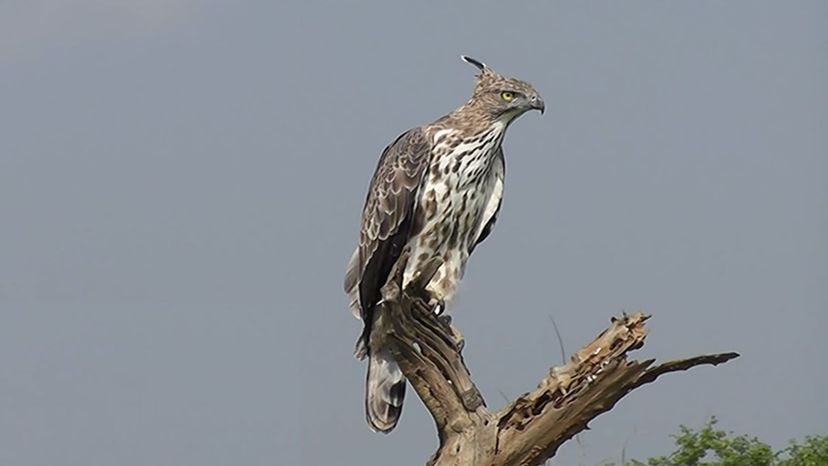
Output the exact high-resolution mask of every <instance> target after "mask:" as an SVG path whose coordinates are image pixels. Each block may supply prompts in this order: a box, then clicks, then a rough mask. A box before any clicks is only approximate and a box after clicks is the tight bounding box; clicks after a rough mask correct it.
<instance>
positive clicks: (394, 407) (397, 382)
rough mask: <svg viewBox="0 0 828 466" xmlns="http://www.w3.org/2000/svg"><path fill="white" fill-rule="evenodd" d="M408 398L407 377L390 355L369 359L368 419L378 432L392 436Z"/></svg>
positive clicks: (379, 352)
mask: <svg viewBox="0 0 828 466" xmlns="http://www.w3.org/2000/svg"><path fill="white" fill-rule="evenodd" d="M404 398H405V377H404V376H403V373H402V371H401V370H400V366H398V365H397V363H396V362H395V361H394V359H393V358H391V355H389V354H388V353H387V352H386V351H378V352H376V353H372V354H371V355H370V356H369V358H368V375H367V377H366V379H365V418H366V420H367V421H368V425H369V426H371V429H373V430H374V431H376V432H382V433H386V434H387V433H388V432H391V430H393V429H394V427H395V426H396V425H397V421H398V420H399V418H400V414H402V405H403V399H404Z"/></svg>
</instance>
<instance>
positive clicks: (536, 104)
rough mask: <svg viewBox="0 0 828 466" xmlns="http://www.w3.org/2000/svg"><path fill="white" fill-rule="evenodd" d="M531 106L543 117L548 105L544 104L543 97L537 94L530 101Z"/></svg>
mask: <svg viewBox="0 0 828 466" xmlns="http://www.w3.org/2000/svg"><path fill="white" fill-rule="evenodd" d="M529 104H530V105H531V106H532V108H533V109H535V110H538V111H539V112H541V115H543V111H544V110H546V104H544V103H543V99H542V98H541V96H539V95H537V94H535V95H533V96H532V97H531V98H530V99H529Z"/></svg>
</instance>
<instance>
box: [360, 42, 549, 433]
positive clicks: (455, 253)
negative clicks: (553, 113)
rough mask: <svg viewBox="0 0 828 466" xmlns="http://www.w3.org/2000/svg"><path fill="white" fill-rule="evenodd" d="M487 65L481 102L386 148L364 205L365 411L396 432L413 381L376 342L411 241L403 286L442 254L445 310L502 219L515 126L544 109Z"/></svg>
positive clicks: (436, 294)
mask: <svg viewBox="0 0 828 466" xmlns="http://www.w3.org/2000/svg"><path fill="white" fill-rule="evenodd" d="M462 58H463V60H465V61H466V62H468V63H470V64H472V65H474V66H475V67H477V68H478V70H479V73H478V75H477V79H476V83H475V87H474V94H473V95H472V97H471V99H470V100H469V101H468V102H466V103H465V104H463V105H462V106H460V107H459V108H457V109H456V110H454V111H453V112H451V113H449V114H448V115H446V116H444V117H442V118H440V119H438V120H436V121H435V122H434V123H431V124H429V125H425V126H419V127H416V128H413V129H410V130H408V131H406V132H405V133H403V134H402V135H400V136H399V137H397V139H396V140H395V141H394V142H392V143H391V144H390V145H389V146H388V147H386V148H385V150H384V151H383V153H382V156H381V157H380V160H379V164H378V165H377V168H376V171H375V172H374V176H373V178H372V179H371V184H370V186H369V189H368V196H367V199H366V200H365V206H364V207H363V211H362V227H361V229H360V234H359V246H358V247H357V248H356V251H354V254H353V256H352V257H351V260H350V262H349V263H348V267H347V272H346V274H345V291H346V293H347V294H348V295H349V298H350V300H351V308H352V311H353V313H354V315H355V316H356V317H357V318H360V319H361V320H362V321H363V323H364V328H363V332H362V334H361V335H360V337H359V340H358V341H357V346H356V351H355V354H356V356H357V357H358V358H360V359H363V358H365V357H366V356H367V357H368V374H367V377H366V384H365V411H366V419H367V421H368V424H369V426H370V427H371V428H372V429H373V430H375V431H379V432H390V431H391V430H392V429H393V428H394V426H396V424H397V420H398V419H399V416H400V413H401V411H402V402H403V397H404V396H405V378H404V377H403V374H402V371H401V370H400V368H399V366H398V365H397V364H396V362H395V361H394V360H393V358H392V357H391V355H390V353H389V351H388V350H387V349H385V348H382V347H380V346H381V345H380V344H379V343H373V344H372V338H371V327H372V324H373V323H374V322H375V320H376V319H377V317H378V316H377V315H376V314H378V312H376V311H378V307H377V304H378V303H379V301H380V300H381V295H380V289H381V288H382V287H383V286H384V285H385V282H386V280H387V279H388V275H389V273H390V271H391V268H392V267H393V265H394V263H395V262H396V261H397V260H398V259H399V257H400V254H401V252H402V250H403V248H404V247H405V246H409V247H410V251H411V253H410V256H409V261H408V263H407V265H406V267H405V270H404V271H403V286H405V285H406V283H407V282H409V281H410V280H411V279H412V278H413V277H414V276H415V274H416V272H417V270H418V269H420V268H421V267H424V266H425V265H426V264H428V263H429V262H430V260H431V259H432V258H435V257H439V258H440V259H442V261H443V264H442V266H441V267H440V268H439V269H438V271H437V273H436V274H435V275H434V277H433V278H432V280H431V281H430V282H429V283H428V285H427V286H426V291H427V292H428V293H429V295H430V296H431V297H432V299H433V300H434V302H436V303H439V304H437V305H436V306H435V312H443V311H444V310H445V306H446V303H448V302H450V301H451V298H452V296H453V295H454V293H455V291H456V290H457V286H458V284H459V282H460V280H461V278H462V277H463V272H464V269H465V267H466V261H467V259H468V258H469V255H470V254H471V253H472V251H473V250H474V248H475V247H476V246H477V245H478V244H480V242H481V241H483V240H484V239H486V237H487V236H488V235H489V233H490V232H491V230H492V227H493V226H494V223H495V220H496V219H497V213H498V211H499V209H500V201H501V197H502V195H503V177H504V174H505V165H504V159H503V149H502V148H501V143H502V142H503V137H504V135H505V134H506V129H507V128H508V127H509V125H510V124H511V123H512V122H513V121H515V119H516V118H517V117H519V116H520V115H522V114H524V113H526V112H527V111H529V110H533V109H534V110H539V111H540V112H541V113H543V111H544V103H543V99H542V98H541V96H540V95H539V94H538V92H537V91H536V90H535V89H534V88H533V87H532V86H531V85H530V84H529V83H526V82H524V81H520V80H517V79H513V78H508V77H505V76H502V75H500V74H498V73H497V72H495V71H494V70H493V69H492V68H490V67H488V66H486V65H485V64H483V63H481V62H479V61H477V60H475V59H473V58H470V57H466V56H462Z"/></svg>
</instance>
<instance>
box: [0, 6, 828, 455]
mask: <svg viewBox="0 0 828 466" xmlns="http://www.w3.org/2000/svg"><path fill="white" fill-rule="evenodd" d="M461 53H465V54H469V55H471V56H473V57H475V58H478V59H481V60H483V61H485V62H487V63H488V64H490V65H491V66H492V67H494V68H495V69H496V70H498V71H500V72H502V73H504V74H507V75H511V76H515V77H518V78H520V79H524V80H526V81H529V82H531V83H533V84H534V85H535V87H536V88H537V89H538V90H539V91H540V92H541V94H542V95H543V97H544V99H545V100H546V104H547V111H546V115H544V116H540V115H538V114H537V113H532V114H528V115H526V116H524V117H522V118H521V119H520V120H519V121H518V122H517V123H516V124H514V125H513V126H512V128H511V129H510V131H509V134H508V135H507V138H506V141H505V144H504V148H505V153H506V158H507V165H508V170H507V180H506V193H505V200H504V202H503V208H502V211H501V216H500V219H499V221H498V225H497V228H496V229H495V231H494V233H493V235H492V236H491V237H490V239H489V240H487V241H486V243H485V244H484V245H483V246H482V247H480V248H478V249H477V250H476V251H475V255H474V257H473V258H472V259H471V261H470V263H469V268H468V272H467V275H466V279H465V281H464V283H463V286H462V289H461V293H460V296H459V298H458V301H457V305H456V308H455V316H456V317H455V319H456V320H455V322H456V324H457V325H458V326H459V327H460V328H461V329H462V330H463V332H464V334H465V336H466V342H467V345H466V351H465V355H466V361H467V363H468V364H469V366H470V368H471V370H472V372H473V375H474V378H475V380H476V382H477V383H478V386H479V387H480V388H481V390H482V391H483V394H484V396H485V397H486V398H487V400H488V402H489V405H490V406H492V407H499V406H502V405H503V404H504V402H505V401H506V399H507V398H508V399H512V398H514V397H515V396H517V395H519V394H520V393H522V392H524V391H528V390H530V389H532V388H533V387H534V386H535V384H536V383H537V381H538V380H539V379H540V378H541V376H542V375H543V374H544V373H545V371H546V370H547V367H548V366H549V365H551V364H554V363H558V362H559V361H560V354H559V350H558V343H557V340H556V338H555V336H554V331H553V329H552V325H551V323H550V317H553V318H554V319H555V321H556V322H557V324H558V325H559V327H560V329H561V332H562V334H563V338H564V343H565V346H566V348H567V350H568V351H569V352H572V351H574V350H575V349H576V348H577V347H578V346H579V345H581V344H584V343H586V342H588V341H589V340H590V339H591V338H592V337H594V336H595V335H596V334H597V333H598V332H599V331H600V330H602V329H603V328H604V327H605V326H606V325H607V323H608V319H609V317H610V316H611V315H613V314H617V313H619V312H620V311H622V310H636V309H643V310H646V311H647V312H650V313H652V314H653V315H654V317H653V319H652V321H651V329H652V333H651V335H650V337H649V340H648V343H647V346H646V347H645V348H644V349H643V350H641V351H640V352H639V354H638V356H639V357H641V358H646V357H658V358H665V359H667V358H674V357H685V356H691V355H695V354H700V353H705V352H719V351H731V350H733V351H738V352H740V353H742V357H741V358H739V359H737V360H735V361H733V362H730V363H728V364H726V365H724V366H720V367H718V368H715V369H713V368H709V367H704V368H699V369H695V370H693V371H691V372H688V373H681V374H675V375H670V376H667V377H665V378H664V379H662V380H660V381H659V382H657V383H655V384H652V385H649V386H647V387H645V388H642V389H640V390H637V391H636V392H634V393H633V394H631V395H630V396H629V397H627V398H625V399H624V400H623V401H621V402H620V403H619V404H618V406H617V407H616V408H615V409H614V410H613V411H611V412H609V413H606V414H604V415H602V416H601V417H599V418H598V419H597V420H596V421H595V422H594V423H593V424H592V428H593V429H592V430H591V431H589V432H586V433H584V434H582V435H581V436H580V442H579V443H576V442H574V441H573V442H569V443H567V444H566V446H565V447H564V448H563V449H562V450H561V451H560V453H559V455H558V461H556V463H555V464H571V465H587V466H592V465H596V464H598V463H599V462H601V461H605V460H610V459H616V460H617V459H620V456H621V451H622V449H623V448H625V447H626V455H627V457H628V458H630V457H635V458H645V457H647V456H650V455H655V454H667V453H669V451H670V448H671V446H672V443H671V440H670V438H669V436H668V434H669V433H671V432H675V431H676V429H677V426H678V425H679V424H681V423H685V424H688V425H691V426H699V425H701V423H703V421H704V420H705V419H706V418H707V417H708V416H710V415H714V414H715V415H716V416H718V417H719V418H720V419H721V425H722V426H723V427H724V428H726V429H733V430H735V431H738V432H746V433H749V434H752V435H757V436H759V437H760V438H762V439H764V440H766V441H769V442H772V443H773V445H774V446H777V447H779V446H782V445H784V443H785V442H786V441H787V440H788V439H790V438H802V437H803V436H804V435H806V434H819V433H821V434H826V433H828V403H826V402H825V393H826V392H828V375H826V371H825V367H826V363H825V359H826V356H828V342H827V341H828V339H826V337H825V329H826V327H828V240H826V238H828V85H826V83H828V3H826V2H824V1H821V0H820V1H789V2H774V1H758V0H750V1H748V0H745V1H728V2H722V1H696V2H661V1H635V2H602V3H598V2H581V1H572V2H551V1H548V2H529V3H511V4H507V3H503V2H445V3H437V2H424V3H422V4H419V5H416V4H414V3H408V4H405V5H403V4H402V3H400V4H396V5H392V4H391V2H381V3H380V2H375V3H367V2H366V3H359V4H357V3H351V2H329V3H322V2H302V3H300V2H272V1H260V2H245V3H242V2H210V1H196V0H152V1H127V0H120V1H116V0H109V1H107V0H73V1H70V0H11V1H8V0H7V1H3V2H0V221H2V225H1V226H0V413H1V414H0V464H3V465H10V466H12V465H14V466H35V465H43V466H46V465H56V464H66V465H83V466H111V465H119V466H133V465H136V466H137V465H148V466H149V465H153V466H157V465H196V464H197V465H205V466H211V465H216V466H218V465H231V464H232V465H282V464H284V465H289V464H301V465H323V464H337V465H339V464H341V465H360V466H363V465H364V466H380V465H412V464H422V463H424V462H425V460H426V459H427V457H428V456H429V455H430V454H431V453H432V452H433V451H434V449H435V448H436V436H435V433H434V427H433V424H432V422H431V419H430V417H429V415H428V413H427V412H426V411H425V409H424V408H423V407H422V405H421V404H420V402H419V400H417V398H416V396H415V395H414V394H413V392H409V397H408V400H407V404H406V407H405V410H404V413H403V417H402V420H401V422H400V425H399V426H398V428H397V429H396V430H395V431H394V433H393V434H391V435H389V436H382V435H379V434H373V433H371V432H370V431H369V430H368V428H367V426H366V424H365V422H364V420H363V412H362V410H363V407H362V396H363V395H362V390H363V379H364V366H363V364H362V363H360V362H358V361H356V360H354V359H353V357H352V355H351V351H352V348H353V343H354V341H355V339H356V337H357V335H358V334H359V332H360V329H361V327H360V324H359V323H358V322H357V321H356V320H354V319H353V318H352V317H351V315H350V312H349V311H348V309H347V301H346V298H345V296H344V293H343V292H342V290H341V283H342V276H343V274H344V270H345V264H346V262H347V259H348V257H349V256H350V254H351V251H352V249H353V247H354V245H355V242H356V236H357V230H358V223H359V215H360V209H361V206H362V202H363V200H364V197H365V192H366V188H367V183H368V180H369V179H370V177H371V172H372V170H373V168H374V166H375V165H376V160H377V158H378V157H379V154H380V152H381V150H382V148H383V147H384V146H385V145H386V144H387V143H389V142H390V141H392V140H393V139H394V138H395V137H396V136H397V135H398V134H399V133H400V132H402V131H404V130H406V129H408V128H410V127H412V126H415V125H419V124H423V123H427V122H430V121H432V120H433V119H435V118H437V117H439V116H441V115H443V114H444V113H446V112H448V111H450V110H452V109H453V108H455V107H456V106H457V105H459V104H461V103H462V102H464V101H465V100H466V99H467V98H468V96H469V95H470V93H471V90H472V85H473V75H474V69H472V68H471V67H470V66H469V65H467V64H464V63H462V62H461V61H460V60H459V58H458V56H459V55H460V54H461Z"/></svg>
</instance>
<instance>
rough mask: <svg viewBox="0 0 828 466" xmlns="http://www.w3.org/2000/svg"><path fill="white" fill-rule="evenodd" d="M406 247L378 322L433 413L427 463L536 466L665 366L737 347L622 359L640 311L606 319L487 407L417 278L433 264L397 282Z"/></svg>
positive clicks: (637, 342) (639, 329)
mask: <svg viewBox="0 0 828 466" xmlns="http://www.w3.org/2000/svg"><path fill="white" fill-rule="evenodd" d="M405 257H406V253H404V256H403V258H402V259H401V260H400V261H398V264H399V266H398V268H396V269H395V270H393V271H392V275H391V277H393V279H391V280H389V282H388V284H386V286H385V288H384V289H383V297H384V301H383V304H382V309H380V312H382V317H381V318H380V319H379V320H378V321H377V322H376V324H375V329H374V331H375V332H380V335H381V336H382V338H387V341H386V343H387V344H388V347H389V348H391V351H392V353H393V355H394V357H395V358H396V360H397V362H398V363H399V364H400V367H401V368H402V371H403V373H404V374H405V376H406V378H407V379H408V381H409V382H410V383H411V385H412V386H413V387H414V389H415V390H416V392H417V394H418V395H419V396H420V398H421V399H422V400H423V402H424V403H425V405H426V407H427V408H428V410H429V411H430V412H431V415H432V417H433V418H434V422H435V424H436V426H437V432H438V435H439V440H440V447H439V449H438V450H437V452H436V453H434V455H433V456H432V457H431V459H430V460H429V461H428V465H429V466H461V465H462V466H476V465H480V466H483V465H486V466H511V465H525V466H530V465H539V464H542V463H543V462H544V461H546V460H547V459H548V458H551V457H552V456H554V455H555V452H556V451H557V450H558V448H559V447H560V446H561V445H562V444H563V443H564V442H565V441H566V440H568V439H570V438H572V437H573V436H574V435H575V434H577V433H578V432H581V431H583V430H584V429H586V428H587V424H588V423H589V421H591V420H592V419H594V418H595V417H596V416H598V415H599V414H601V413H603V412H606V411H609V410H610V409H612V408H613V406H615V403H617V402H618V400H620V399H621V398H623V397H624V396H625V395H626V394H627V393H629V392H630V391H632V390H634V389H635V388H637V387H640V386H641V385H644V384H647V383H650V382H653V381H654V380H656V378H658V377H659V376H660V375H662V374H666V373H668V372H676V371H684V370H687V369H690V368H692V367H695V366H698V365H702V364H712V365H714V366H715V365H718V364H721V363H723V362H726V361H729V360H730V359H733V358H736V357H737V356H738V354H737V353H720V354H710V355H704V356H696V357H692V358H687V359H680V360H674V361H669V362H666V363H662V364H660V365H656V366H653V363H654V362H655V361H654V360H647V361H643V362H639V361H635V360H628V359H627V354H628V353H629V352H630V351H633V350H635V349H638V348H640V347H641V346H642V345H643V344H644V339H645V338H646V336H647V329H646V327H645V325H644V323H645V322H646V321H647V319H648V318H649V316H647V315H644V314H642V313H635V314H632V315H626V314H625V315H623V316H622V317H620V318H613V319H612V321H611V325H610V327H609V328H608V329H606V330H604V331H603V332H602V333H601V334H600V335H598V337H596V338H595V340H593V341H592V342H591V343H589V344H588V345H586V346H585V347H583V348H582V349H581V350H579V351H578V352H576V353H575V354H574V355H573V356H572V357H571V358H570V361H569V362H568V363H566V364H564V365H563V366H560V367H554V368H552V369H550V371H549V374H548V375H547V376H546V377H544V379H543V380H541V381H540V383H539V384H538V387H537V388H536V389H535V390H534V391H532V392H530V393H526V394H523V395H521V396H519V397H518V398H517V399H516V400H514V401H513V402H511V403H510V404H509V405H508V406H506V407H505V408H503V409H502V410H500V411H498V412H491V411H489V410H488V409H487V407H486V403H485V402H484V400H483V397H482V396H481V395H480V391H479V390H478V389H477V387H476V386H475V384H474V382H473V381H472V379H471V375H470V374H469V370H468V369H467V368H466V364H465V362H464V360H463V356H462V354H461V351H460V350H461V348H460V347H459V346H458V344H457V340H456V335H458V334H459V333H458V332H457V331H456V330H455V329H453V328H452V327H451V325H450V324H449V323H447V322H446V321H444V320H442V319H441V318H439V317H437V316H435V315H434V314H433V313H432V312H431V306H430V305H429V303H428V297H427V295H426V294H425V293H424V291H423V284H425V283H428V281H429V280H430V278H431V277H432V276H433V274H434V273H435V272H436V270H437V268H438V267H439V265H440V263H439V262H437V261H435V262H433V263H432V264H431V267H429V268H428V270H426V271H424V272H423V273H422V274H421V275H420V276H419V277H417V278H415V280H414V281H413V282H412V283H411V284H409V285H408V287H407V288H406V289H405V290H402V289H401V285H400V284H401V280H402V279H401V270H402V269H404V264H405Z"/></svg>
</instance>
